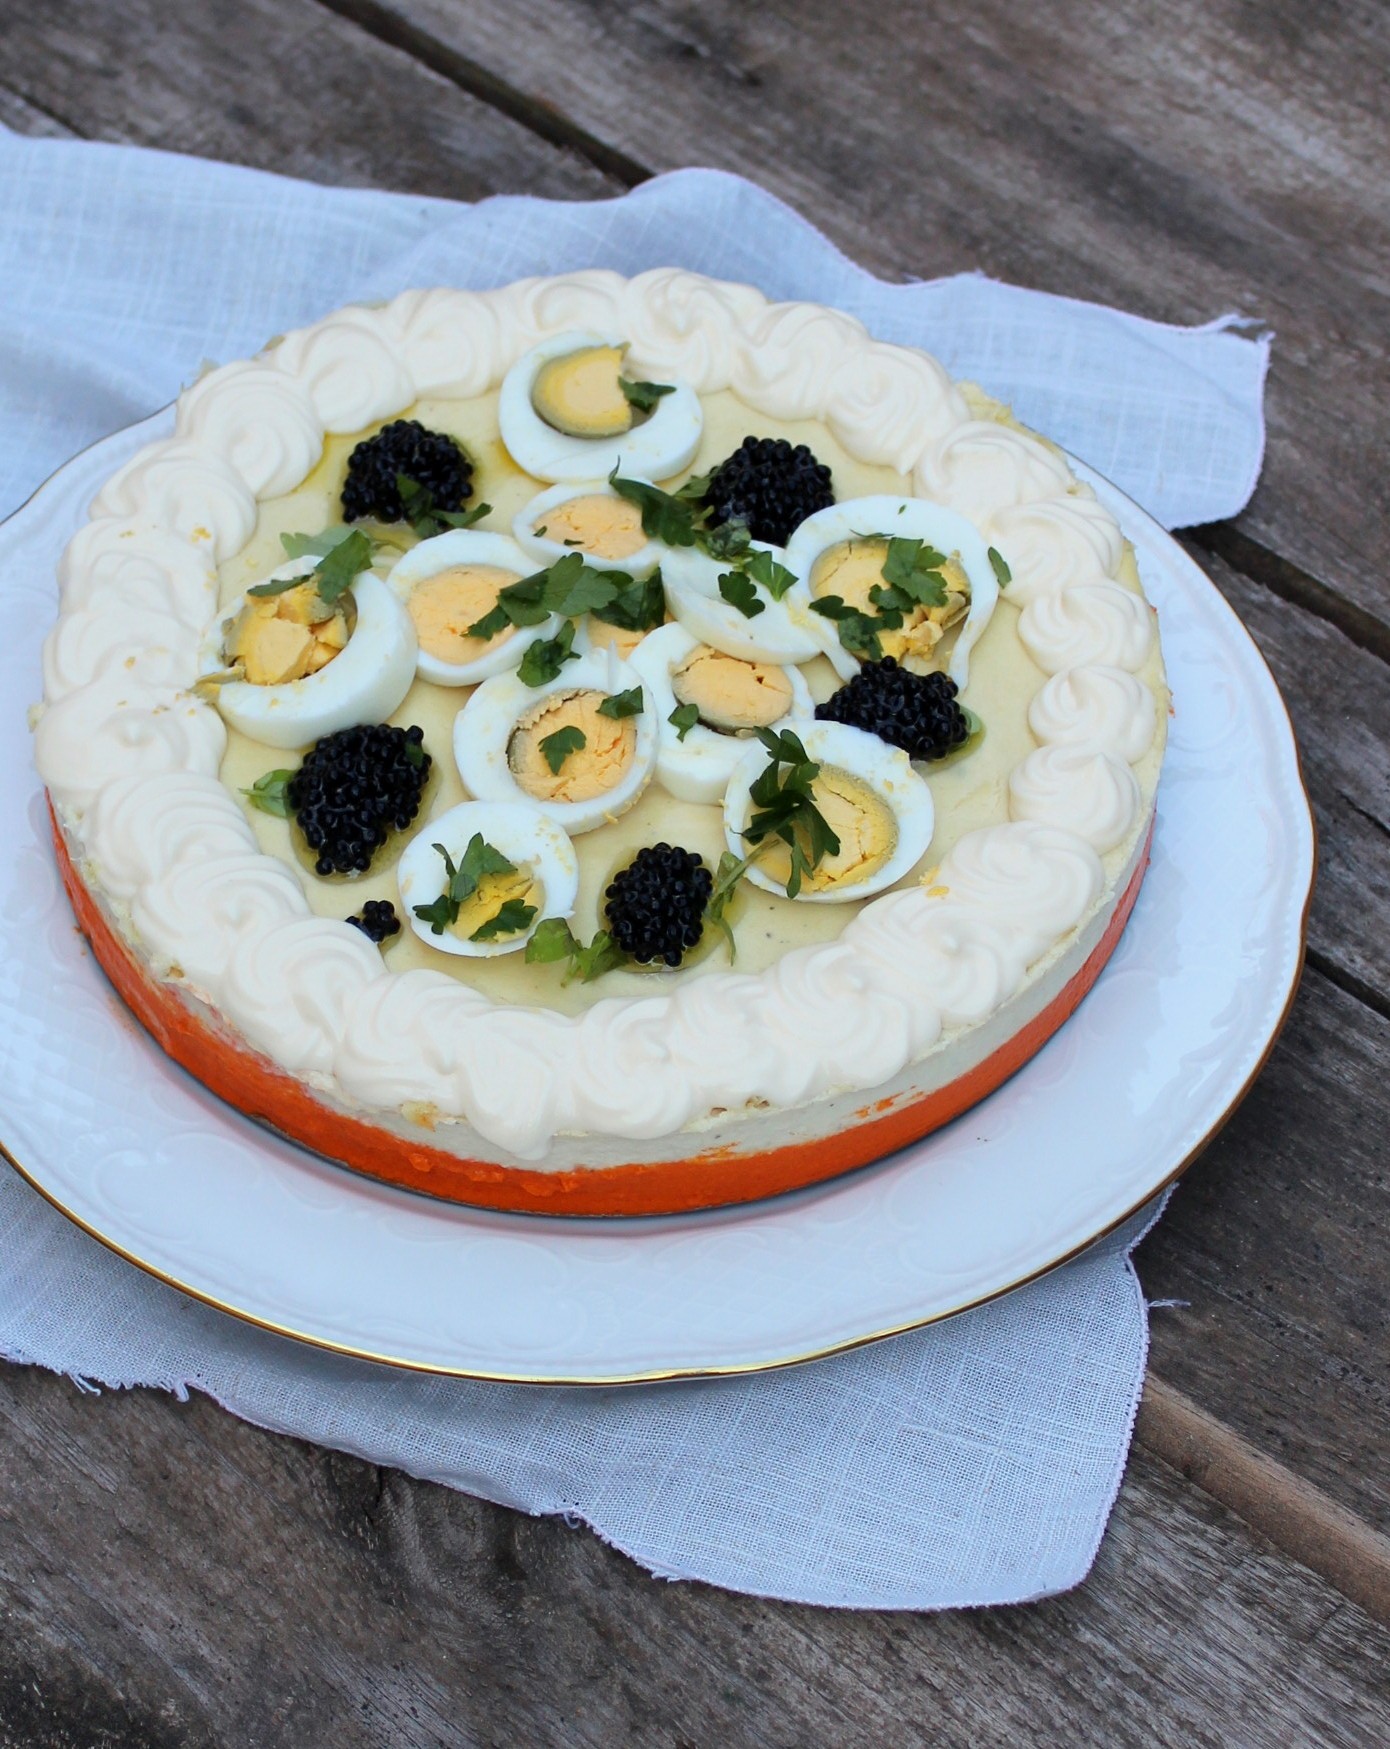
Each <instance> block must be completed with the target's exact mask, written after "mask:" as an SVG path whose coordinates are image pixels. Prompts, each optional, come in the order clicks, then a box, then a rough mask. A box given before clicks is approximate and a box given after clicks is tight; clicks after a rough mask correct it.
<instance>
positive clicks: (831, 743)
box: [724, 722, 936, 905]
mask: <svg viewBox="0 0 1390 1749" xmlns="http://www.w3.org/2000/svg"><path fill="white" fill-rule="evenodd" d="M788 727H789V728H790V729H791V730H792V732H793V733H794V734H796V735H797V736H798V737H799V738H800V741H801V744H802V746H803V747H804V748H805V750H806V754H807V757H808V758H810V759H812V760H814V761H815V762H816V764H818V765H819V766H820V770H819V772H818V774H817V775H816V776H815V777H814V778H813V779H812V781H811V799H812V801H813V802H814V803H815V805H816V807H817V808H818V809H819V810H820V812H821V814H822V816H823V817H824V819H825V821H826V824H827V825H828V826H829V827H830V829H831V831H832V832H833V833H834V834H835V836H836V837H837V838H838V839H839V841H840V847H839V849H838V850H836V851H833V852H830V853H829V854H827V855H826V856H824V857H823V858H822V859H821V861H820V862H819V863H817V865H816V866H815V867H814V868H813V869H811V870H810V871H809V872H808V873H807V874H806V875H805V876H804V877H803V879H802V883H801V890H800V892H798V893H796V894H795V895H794V897H796V898H797V899H804V900H805V901H806V902H807V903H809V904H818V905H833V904H838V903H842V902H844V901H846V900H849V899H867V898H869V897H870V896H871V895H872V894H874V893H881V892H882V891H883V889H884V888H885V887H891V886H892V885H893V883H894V882H895V881H900V880H901V879H902V878H903V876H904V875H905V874H907V873H908V872H909V870H911V869H912V868H913V866H914V865H915V864H916V863H917V862H918V861H920V859H921V858H922V857H923V856H924V855H925V854H926V849H927V846H928V845H929V844H930V843H931V836H932V832H933V830H934V827H935V822H936V814H935V809H934V808H933V806H932V796H931V791H930V790H929V789H928V788H927V786H926V784H925V783H924V782H923V781H922V779H921V778H920V777H918V775H917V773H916V772H915V771H914V770H913V769H912V762H911V760H910V759H909V758H908V756H907V754H906V753H904V752H903V751H902V749H901V748H900V747H890V746H888V744H887V743H886V742H884V741H880V740H879V738H878V736H877V735H869V734H866V733H865V732H864V731H863V730H862V729H851V728H848V727H846V726H845V725H844V724H843V723H821V722H810V723H793V724H790V725H788ZM771 763H772V761H771V756H770V755H769V753H768V751H767V749H766V748H765V747H764V746H763V744H762V743H761V742H756V743H755V744H754V745H753V746H751V747H749V748H748V749H747V751H746V752H745V753H744V754H743V756H742V758H741V759H740V760H739V762H738V764H737V765H736V766H735V768H734V773H733V776H732V777H731V778H730V780H729V788H728V791H727V793H726V794H725V797H724V836H725V839H726V840H727V842H728V846H729V849H730V850H731V851H733V853H734V854H735V855H736V856H740V857H745V856H747V855H748V854H749V852H750V851H751V850H753V849H755V848H756V847H755V846H754V845H753V844H751V843H750V841H749V840H748V839H747V838H745V837H744V829H745V827H747V826H748V824H749V822H750V821H751V819H752V818H753V816H754V814H755V813H757V812H758V811H759V808H758V804H757V803H756V802H754V800H753V798H752V795H751V793H750V792H751V790H752V787H753V785H754V784H755V783H756V782H757V781H758V779H759V778H760V777H762V775H763V773H764V772H765V771H767V769H768V766H769V765H770V764H771ZM783 769H785V768H783ZM790 875H791V851H790V847H789V846H788V845H786V844H784V843H783V842H782V840H781V839H779V838H771V837H770V838H768V839H766V840H764V848H763V850H762V852H761V853H760V854H759V855H758V857H757V860H756V861H755V862H753V864H752V865H751V866H750V867H749V869H748V876H747V878H748V879H749V880H750V881H752V883H753V884H754V886H758V887H762V888H763V890H764V891H765V892H769V893H780V894H782V895H783V896H784V897H785V896H786V890H787V881H788V879H789V877H790Z"/></svg>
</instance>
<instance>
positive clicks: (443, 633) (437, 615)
mask: <svg viewBox="0 0 1390 1749" xmlns="http://www.w3.org/2000/svg"><path fill="white" fill-rule="evenodd" d="M516 581H517V575H516V572H515V571H506V570H503V568H502V567H501V566H500V565H451V566H450V567H449V569H448V570H447V571H437V572H436V573H435V574H434V576H433V577H426V578H425V579H424V580H423V581H422V582H420V583H417V584H416V585H415V587H414V588H413V589H412V590H411V592H410V594H409V596H408V597H407V599H406V607H407V609H408V610H409V613H410V617H411V619H412V620H414V622H415V635H416V637H417V638H418V639H419V640H420V648H421V649H422V650H423V651H424V652H425V653H426V655H429V656H433V657H435V659H436V660H437V661H440V662H448V663H450V664H451V665H452V666H454V667H462V665H463V664H464V663H465V662H474V661H476V660H477V659H478V657H479V656H481V655H482V654H483V653H484V651H486V650H491V649H494V648H495V647H496V646H497V645H498V644H503V643H505V642H506V641H507V639H508V638H509V637H511V636H512V634H513V632H514V631H515V630H516V628H515V626H511V625H507V626H503V628H502V630H501V631H500V632H498V633H497V634H496V635H495V636H494V637H491V638H473V637H470V636H469V635H468V628H469V626H471V625H476V624H477V623H478V621H479V620H480V619H482V617H483V616H484V614H488V613H491V612H492V610H493V608H494V607H496V605H497V597H498V594H499V592H500V591H501V590H503V589H505V588H506V587H507V586H508V585H509V584H512V583H515V582H516Z"/></svg>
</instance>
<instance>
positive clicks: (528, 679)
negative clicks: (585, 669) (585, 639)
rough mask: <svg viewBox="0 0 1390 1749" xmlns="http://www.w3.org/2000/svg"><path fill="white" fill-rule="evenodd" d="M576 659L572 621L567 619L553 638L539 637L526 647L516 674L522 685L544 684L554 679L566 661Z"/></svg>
mask: <svg viewBox="0 0 1390 1749" xmlns="http://www.w3.org/2000/svg"><path fill="white" fill-rule="evenodd" d="M577 660H578V656H577V654H576V652H575V648H574V621H573V620H572V619H567V620H566V621H565V623H564V624H563V625H562V626H561V627H560V629H559V631H558V632H557V633H556V634H555V636H554V637H553V638H541V639H540V640H539V641H538V642H536V643H534V644H532V645H531V646H530V647H529V648H528V649H527V651H526V654H525V655H524V656H523V657H522V658H521V665H520V667H518V669H517V674H518V676H519V677H520V680H521V683H522V685H523V686H544V685H545V684H546V682H547V681H550V680H554V679H555V677H556V676H557V675H558V674H559V672H560V670H561V669H562V668H563V667H564V665H565V663H566V662H574V661H577Z"/></svg>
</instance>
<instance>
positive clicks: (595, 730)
mask: <svg viewBox="0 0 1390 1749" xmlns="http://www.w3.org/2000/svg"><path fill="white" fill-rule="evenodd" d="M607 696H608V695H607V693H603V692H589V691H583V692H561V693H551V694H550V696H549V697H547V698H543V699H541V701H540V702H539V703H538V704H536V705H533V706H532V708H531V709H530V710H529V711H527V712H526V713H525V715H523V716H522V717H520V718H519V719H518V721H517V725H516V728H515V729H514V730H513V731H512V738H511V740H510V742H509V743H508V745H507V764H508V766H509V767H510V768H511V773H512V776H513V777H514V778H515V779H516V781H517V783H518V784H519V785H520V786H521V788H522V789H523V790H525V792H526V794H527V795H528V796H532V797H534V798H535V800H536V801H538V802H588V801H592V800H593V799H594V797H595V796H601V795H604V794H606V793H607V792H608V791H609V790H611V789H612V788H613V787H614V786H615V785H616V784H618V783H620V782H621V781H622V779H623V777H624V775H625V774H626V772H627V770H628V768H629V766H630V765H631V764H632V761H633V759H634V758H635V757H636V753H637V728H636V725H635V724H634V722H633V720H632V718H631V717H604V716H600V715H599V708H598V707H599V706H600V705H601V704H602V703H603V701H604V699H605V698H606V697H607ZM561 729H577V730H578V731H579V733H580V734H581V735H583V737H584V741H583V744H582V745H581V746H579V747H577V748H576V749H575V750H574V751H573V752H572V753H570V754H569V755H568V756H567V757H566V759H565V762H564V764H563V765H561V767H560V769H559V770H558V771H552V770H551V769H550V763H549V761H548V759H547V758H546V753H545V749H544V748H543V747H542V746H541V743H542V741H545V740H547V739H548V738H549V737H550V736H551V735H554V734H557V733H558V732H559V731H560V730H561Z"/></svg>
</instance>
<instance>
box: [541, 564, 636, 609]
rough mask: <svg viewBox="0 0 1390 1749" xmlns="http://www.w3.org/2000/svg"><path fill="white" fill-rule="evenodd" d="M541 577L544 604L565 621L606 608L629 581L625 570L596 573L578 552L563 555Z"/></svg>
mask: <svg viewBox="0 0 1390 1749" xmlns="http://www.w3.org/2000/svg"><path fill="white" fill-rule="evenodd" d="M544 576H545V579H546V581H545V585H544V591H543V595H542V599H543V600H544V602H545V605H546V606H547V607H548V608H549V609H550V611H551V612H552V613H561V614H564V616H565V618H566V619H578V618H579V617H580V615H581V614H585V613H593V612H594V610H595V609H596V608H600V607H607V606H608V605H609V604H610V603H611V602H612V601H614V600H615V599H616V597H617V596H618V594H619V593H620V592H621V591H622V590H623V589H625V588H626V587H627V585H628V584H629V583H630V582H631V581H632V579H631V578H630V577H629V576H628V574H627V572H626V571H596V570H595V569H594V567H593V566H592V565H586V564H585V562H584V559H583V557H582V556H581V555H580V554H579V553H566V554H565V556H564V558H563V559H557V560H556V561H555V563H554V564H553V565H552V566H551V567H550V569H549V571H547V572H545V573H544Z"/></svg>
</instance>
